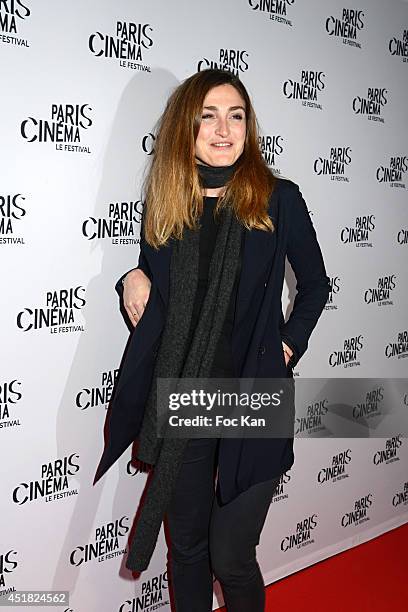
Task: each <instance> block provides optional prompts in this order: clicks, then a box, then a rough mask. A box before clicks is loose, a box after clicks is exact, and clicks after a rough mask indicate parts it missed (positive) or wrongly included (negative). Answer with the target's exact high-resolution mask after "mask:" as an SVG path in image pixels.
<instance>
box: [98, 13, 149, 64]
mask: <svg viewBox="0 0 408 612" xmlns="http://www.w3.org/2000/svg"><path fill="white" fill-rule="evenodd" d="M88 47H89V51H90V52H91V53H92V55H95V57H104V58H105V57H106V58H109V59H112V58H114V59H117V60H119V66H121V67H123V68H129V69H130V70H137V71H139V72H151V67H150V66H148V65H147V64H146V63H145V59H146V58H145V56H146V53H147V52H148V51H149V50H150V49H151V48H152V47H153V28H152V26H151V25H150V23H133V22H131V21H117V22H116V26H115V34H104V33H102V32H94V33H93V34H91V35H90V36H89V39H88Z"/></svg>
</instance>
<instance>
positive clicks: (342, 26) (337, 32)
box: [326, 8, 364, 49]
mask: <svg viewBox="0 0 408 612" xmlns="http://www.w3.org/2000/svg"><path fill="white" fill-rule="evenodd" d="M363 28H364V13H363V11H359V10H356V9H348V8H344V9H342V12H341V17H334V16H333V15H330V17H327V19H326V32H327V33H328V35H329V36H334V37H335V38H341V41H342V43H343V44H344V45H350V46H352V47H357V48H358V49H361V43H360V42H359V41H358V37H359V34H360V32H361V30H362V29H363Z"/></svg>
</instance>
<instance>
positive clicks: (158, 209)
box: [143, 69, 276, 248]
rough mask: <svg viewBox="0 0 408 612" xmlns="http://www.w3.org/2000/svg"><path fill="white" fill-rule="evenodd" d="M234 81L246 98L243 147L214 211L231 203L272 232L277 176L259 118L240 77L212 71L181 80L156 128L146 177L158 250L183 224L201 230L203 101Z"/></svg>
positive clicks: (249, 222) (146, 219)
mask: <svg viewBox="0 0 408 612" xmlns="http://www.w3.org/2000/svg"><path fill="white" fill-rule="evenodd" d="M225 84H228V85H232V86H233V87H235V89H236V90H237V91H238V93H239V94H240V96H241V97H242V99H243V100H244V102H245V110H246V137H245V144H244V150H243V153H242V155H241V156H240V158H239V164H238V166H237V169H236V170H235V172H234V175H233V177H232V178H231V180H230V181H229V182H228V184H227V185H226V190H225V192H224V194H223V195H222V196H221V197H220V198H219V199H218V201H217V205H216V209H215V214H218V213H219V211H220V210H221V208H223V207H225V206H231V207H232V208H233V210H234V212H235V215H236V217H237V219H238V220H239V221H240V222H241V223H242V224H243V225H244V226H245V227H246V228H247V229H252V228H257V229H260V230H265V231H274V226H273V223H272V220H271V218H270V217H269V215H268V200H269V197H270V195H271V193H272V191H273V189H274V185H275V181H276V178H275V177H274V175H273V174H272V172H271V171H270V170H269V168H268V166H267V164H266V163H265V161H264V159H263V157H262V153H261V150H260V147H259V137H258V122H257V119H256V116H255V112H254V109H253V106H252V104H251V100H250V98H249V95H248V92H247V90H246V89H245V87H244V85H243V83H242V82H241V81H240V79H239V78H238V77H237V76H235V75H234V74H232V73H231V72H228V71H226V70H218V69H208V70H203V71H202V72H197V73H196V74H193V75H192V76H191V77H189V78H188V79H186V80H185V81H183V82H182V83H181V84H180V85H179V86H178V87H177V88H176V89H175V91H174V92H173V93H172V95H171V96H170V98H169V100H168V102H167V105H166V108H165V110H164V112H163V114H162V116H161V118H160V120H159V122H158V124H157V127H156V141H155V153H154V157H153V160H152V163H151V166H150V169H149V171H148V174H147V176H146V180H145V186H144V192H145V205H144V214H143V228H144V237H145V240H146V242H148V243H149V244H150V245H151V246H153V247H155V248H159V247H160V246H163V245H165V244H166V243H167V240H168V239H169V238H170V237H173V238H176V239H181V238H182V237H183V228H184V226H187V227H189V228H190V229H196V228H197V221H198V218H199V216H200V215H201V213H202V210H203V195H202V190H203V187H202V184H201V181H200V177H199V174H198V171H197V166H196V160H195V142H196V139H197V135H198V132H199V129H200V124H201V116H202V111H203V104H204V99H205V97H206V95H207V93H208V92H209V91H210V90H211V89H212V88H213V87H217V86H218V85H225Z"/></svg>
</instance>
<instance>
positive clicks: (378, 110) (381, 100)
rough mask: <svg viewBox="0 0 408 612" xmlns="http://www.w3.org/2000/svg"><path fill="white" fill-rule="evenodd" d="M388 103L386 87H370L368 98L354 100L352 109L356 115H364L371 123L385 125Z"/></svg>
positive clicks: (361, 97) (358, 97)
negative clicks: (376, 122)
mask: <svg viewBox="0 0 408 612" xmlns="http://www.w3.org/2000/svg"><path fill="white" fill-rule="evenodd" d="M387 102H388V90H387V89H385V87H382V88H379V87H369V88H368V89H367V95H366V96H356V97H355V98H353V102H352V108H353V111H354V113H355V114H356V115H364V116H365V117H367V119H368V120H369V121H378V122H380V123H384V117H383V115H384V107H385V105H386V104H387Z"/></svg>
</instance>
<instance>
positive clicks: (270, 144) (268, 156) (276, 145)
mask: <svg viewBox="0 0 408 612" xmlns="http://www.w3.org/2000/svg"><path fill="white" fill-rule="evenodd" d="M259 147H260V149H261V153H262V157H263V158H264V160H265V162H266V164H267V165H268V166H269V167H270V168H272V169H273V171H274V172H275V173H276V174H281V171H280V169H279V167H278V163H279V159H278V158H279V157H280V155H282V153H283V137H282V136H280V135H278V134H276V135H273V136H272V135H269V134H263V135H262V136H260V137H259Z"/></svg>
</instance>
